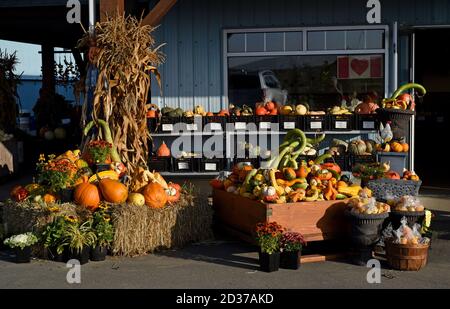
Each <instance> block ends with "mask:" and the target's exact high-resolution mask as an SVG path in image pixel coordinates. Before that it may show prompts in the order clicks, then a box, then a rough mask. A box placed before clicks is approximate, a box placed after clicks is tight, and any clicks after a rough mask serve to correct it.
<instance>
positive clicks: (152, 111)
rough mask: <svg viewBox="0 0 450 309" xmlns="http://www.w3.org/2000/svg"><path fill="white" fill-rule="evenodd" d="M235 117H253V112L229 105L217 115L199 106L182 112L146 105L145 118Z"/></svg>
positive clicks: (179, 109) (180, 109) (180, 110)
mask: <svg viewBox="0 0 450 309" xmlns="http://www.w3.org/2000/svg"><path fill="white" fill-rule="evenodd" d="M230 114H232V115H237V116H240V115H241V114H242V115H253V111H252V109H251V108H249V107H246V106H245V107H243V108H238V107H234V106H233V105H232V104H230V106H229V108H228V109H222V110H220V112H218V113H213V112H207V111H205V109H204V107H203V106H201V105H196V106H195V108H194V109H193V110H183V109H182V108H179V107H178V108H172V107H169V106H164V107H163V108H161V109H160V108H159V107H158V105H156V104H147V112H146V117H147V118H150V119H151V118H159V117H163V116H164V117H169V118H179V117H186V118H191V117H212V116H222V117H226V116H230Z"/></svg>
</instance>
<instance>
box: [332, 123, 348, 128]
mask: <svg viewBox="0 0 450 309" xmlns="http://www.w3.org/2000/svg"><path fill="white" fill-rule="evenodd" d="M334 127H335V128H336V129H347V121H336V122H335V123H334Z"/></svg>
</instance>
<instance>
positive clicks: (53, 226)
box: [41, 217, 68, 262]
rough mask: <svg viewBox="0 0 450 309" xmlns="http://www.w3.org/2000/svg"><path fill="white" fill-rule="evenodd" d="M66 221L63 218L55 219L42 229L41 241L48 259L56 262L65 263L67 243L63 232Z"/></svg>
mask: <svg viewBox="0 0 450 309" xmlns="http://www.w3.org/2000/svg"><path fill="white" fill-rule="evenodd" d="M67 224H68V223H67V220H66V219H65V218H64V217H55V218H54V219H53V221H52V222H51V223H49V224H47V225H46V226H45V227H44V231H43V232H42V235H41V239H42V242H43V243H44V247H45V248H47V251H48V257H49V258H50V259H51V260H53V261H56V262H66V261H67V243H66V242H65V231H66V228H67Z"/></svg>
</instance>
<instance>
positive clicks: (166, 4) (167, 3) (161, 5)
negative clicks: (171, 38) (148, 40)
mask: <svg viewBox="0 0 450 309" xmlns="http://www.w3.org/2000/svg"><path fill="white" fill-rule="evenodd" d="M175 3H177V0H159V2H158V3H157V4H156V5H155V7H154V8H153V9H152V10H151V12H150V13H148V14H147V16H145V18H144V19H143V20H142V25H150V26H153V27H155V26H157V25H158V24H159V23H160V22H161V20H162V19H163V17H164V16H166V14H167V13H168V12H169V11H170V9H171V8H172V7H173V6H174V5H175Z"/></svg>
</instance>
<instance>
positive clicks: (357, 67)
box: [350, 59, 369, 75]
mask: <svg viewBox="0 0 450 309" xmlns="http://www.w3.org/2000/svg"><path fill="white" fill-rule="evenodd" d="M350 65H351V67H352V70H353V71H354V72H355V73H356V74H358V75H362V74H363V73H364V72H366V70H367V69H368V68H369V61H368V60H363V59H362V60H360V59H353V60H352V62H351V63H350Z"/></svg>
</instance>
